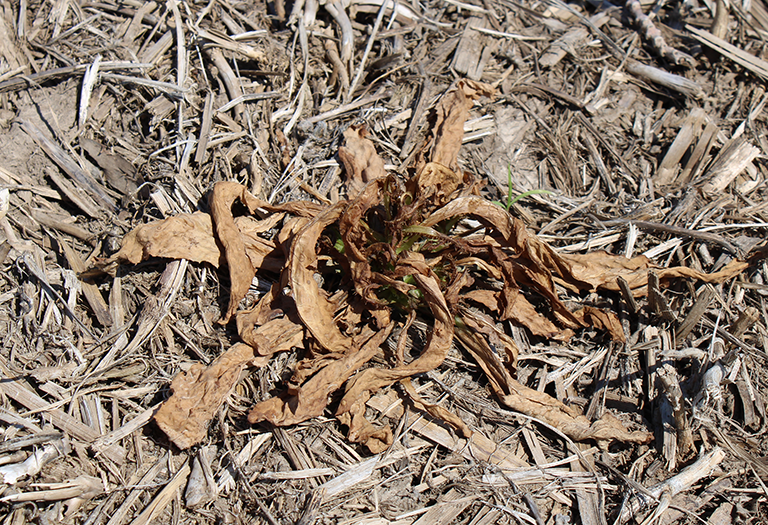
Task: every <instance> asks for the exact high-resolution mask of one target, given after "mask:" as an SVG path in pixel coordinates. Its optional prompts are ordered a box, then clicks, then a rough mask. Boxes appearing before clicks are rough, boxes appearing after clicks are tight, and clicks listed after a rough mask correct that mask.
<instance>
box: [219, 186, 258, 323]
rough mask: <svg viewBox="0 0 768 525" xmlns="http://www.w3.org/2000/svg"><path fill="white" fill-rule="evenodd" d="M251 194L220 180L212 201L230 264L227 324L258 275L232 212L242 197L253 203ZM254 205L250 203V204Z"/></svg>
mask: <svg viewBox="0 0 768 525" xmlns="http://www.w3.org/2000/svg"><path fill="white" fill-rule="evenodd" d="M249 196H250V197H253V196H252V195H250V194H249V193H248V192H247V191H245V188H244V187H243V186H242V185H240V184H237V183H235V182H218V183H216V185H215V186H214V187H213V191H212V192H211V197H210V200H209V204H210V206H211V217H212V219H213V223H214V227H215V230H216V237H217V238H218V240H219V242H220V243H221V245H222V246H223V247H224V253H225V254H226V258H227V266H228V267H229V279H230V281H231V282H230V291H229V306H228V307H227V312H226V313H225V315H224V318H223V319H222V320H221V322H222V323H223V324H226V323H227V322H229V319H230V317H232V314H234V313H235V311H236V310H237V305H238V303H240V300H241V299H243V298H244V297H245V294H246V293H248V288H250V286H251V281H253V278H254V277H255V276H256V268H254V266H253V264H251V261H250V259H249V258H248V255H247V254H246V253H245V242H244V241H243V238H242V235H241V234H240V230H238V229H237V226H236V225H235V218H234V216H233V215H232V205H233V204H234V203H235V201H236V200H241V201H242V202H243V204H245V205H246V206H249V201H250V199H249ZM255 201H256V198H255V197H253V201H251V203H252V204H254V208H255V207H256V206H255V205H256V202H255ZM249 207H250V206H249Z"/></svg>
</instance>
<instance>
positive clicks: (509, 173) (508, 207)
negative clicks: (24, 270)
mask: <svg viewBox="0 0 768 525" xmlns="http://www.w3.org/2000/svg"><path fill="white" fill-rule="evenodd" d="M543 193H552V192H551V191H549V190H528V191H526V192H523V193H521V194H520V195H517V196H515V197H513V196H512V166H508V167H507V203H506V204H504V203H503V202H500V201H493V203H494V204H498V205H499V206H501V207H502V208H504V209H505V210H507V211H509V210H511V209H512V206H514V205H515V203H516V202H517V201H519V200H520V199H524V198H526V197H530V196H531V195H541V194H543Z"/></svg>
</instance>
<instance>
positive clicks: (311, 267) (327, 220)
mask: <svg viewBox="0 0 768 525" xmlns="http://www.w3.org/2000/svg"><path fill="white" fill-rule="evenodd" d="M346 205H347V203H346V202H340V203H339V204H337V205H335V206H333V207H332V208H328V210H326V211H325V212H324V213H322V214H321V215H319V216H318V217H316V218H315V219H313V220H312V221H310V222H309V223H308V224H307V225H306V226H305V227H304V228H302V229H301V231H299V233H298V234H296V237H295V238H294V239H293V243H292V244H291V254H290V258H289V261H288V264H289V265H290V272H291V273H290V286H291V291H292V293H293V299H294V301H295V302H296V310H297V311H298V313H299V317H301V320H302V322H303V323H304V325H305V326H306V327H307V330H309V332H310V333H311V334H312V337H314V338H315V339H316V340H317V342H318V343H320V345H321V346H322V347H324V348H326V349H327V350H328V351H330V352H343V351H345V350H346V349H348V348H349V347H350V345H351V343H352V339H351V338H350V337H347V336H345V335H344V334H342V333H341V330H339V327H338V326H337V325H336V323H335V322H334V317H335V315H336V308H337V305H335V304H334V303H332V302H331V301H330V300H329V299H328V296H327V294H326V293H325V291H323V290H322V289H321V288H320V286H319V285H318V284H317V281H315V278H314V275H315V271H316V270H317V267H316V266H317V254H316V253H315V246H316V245H317V241H318V239H319V238H320V235H321V234H322V233H323V230H324V229H325V228H326V227H327V226H328V225H330V224H333V223H334V222H336V221H337V220H338V219H339V217H340V216H341V213H342V212H343V210H344V208H345V206H346Z"/></svg>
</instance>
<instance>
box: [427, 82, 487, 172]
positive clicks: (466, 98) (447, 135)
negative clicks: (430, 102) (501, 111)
mask: <svg viewBox="0 0 768 525" xmlns="http://www.w3.org/2000/svg"><path fill="white" fill-rule="evenodd" d="M495 92H496V90H495V89H493V87H491V86H489V85H488V84H483V83H482V82H475V81H473V80H468V79H462V80H459V81H458V82H456V84H455V85H454V86H453V87H452V88H451V89H449V90H448V91H447V92H446V93H445V94H444V95H443V96H442V98H441V99H440V101H439V102H438V103H437V106H436V107H435V124H434V126H433V128H432V133H431V137H430V139H429V141H428V142H427V144H426V146H425V148H424V150H423V153H422V155H423V158H422V159H421V160H420V161H419V164H418V165H417V166H416V171H417V172H420V171H421V170H422V165H423V163H427V162H436V163H437V164H442V165H443V166H445V167H446V168H449V169H451V170H453V171H454V172H456V173H461V170H460V169H459V165H458V162H457V160H456V159H457V158H458V155H459V150H460V149H461V142H462V140H463V139H464V123H465V122H466V121H467V118H468V117H469V110H470V109H471V108H472V104H473V103H474V101H475V100H477V99H479V98H480V97H492V96H493V95H494V94H495Z"/></svg>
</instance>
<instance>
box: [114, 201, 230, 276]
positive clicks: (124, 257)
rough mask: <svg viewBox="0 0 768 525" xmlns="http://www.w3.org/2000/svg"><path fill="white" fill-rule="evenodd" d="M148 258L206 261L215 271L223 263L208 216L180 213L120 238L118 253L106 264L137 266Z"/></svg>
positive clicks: (140, 227)
mask: <svg viewBox="0 0 768 525" xmlns="http://www.w3.org/2000/svg"><path fill="white" fill-rule="evenodd" d="M150 257H166V258H168V259H187V260H190V261H195V262H208V263H211V264H212V265H213V266H215V267H217V268H218V266H219V265H220V264H221V263H222V262H223V261H222V254H221V250H220V249H219V246H218V245H217V244H216V238H215V237H214V236H213V221H212V220H211V216H210V215H208V214H207V213H201V212H196V213H192V214H188V213H183V214H180V215H176V216H174V217H169V218H168V219H165V220H162V221H157V222H153V223H150V224H144V225H142V226H139V227H138V228H136V229H135V230H133V231H131V232H130V233H128V235H126V236H125V237H124V238H123V242H122V245H121V247H120V250H119V251H118V252H117V253H115V254H114V255H113V256H112V257H110V258H109V259H108V260H107V261H106V263H107V264H111V263H114V262H130V263H132V264H138V263H140V262H141V261H144V260H146V259H148V258H150Z"/></svg>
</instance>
